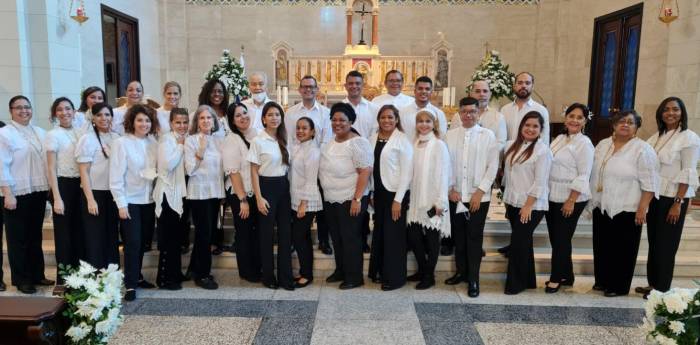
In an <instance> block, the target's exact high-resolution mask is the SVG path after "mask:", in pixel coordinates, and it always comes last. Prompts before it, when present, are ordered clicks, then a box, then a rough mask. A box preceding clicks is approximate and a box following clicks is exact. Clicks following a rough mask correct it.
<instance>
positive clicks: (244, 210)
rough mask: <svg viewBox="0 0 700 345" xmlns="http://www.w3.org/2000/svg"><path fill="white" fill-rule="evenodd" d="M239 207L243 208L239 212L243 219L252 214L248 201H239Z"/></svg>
mask: <svg viewBox="0 0 700 345" xmlns="http://www.w3.org/2000/svg"><path fill="white" fill-rule="evenodd" d="M239 207H240V209H241V210H240V211H239V212H238V216H240V217H241V219H248V216H249V215H250V205H249V204H248V202H247V201H239Z"/></svg>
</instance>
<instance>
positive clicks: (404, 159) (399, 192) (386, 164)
mask: <svg viewBox="0 0 700 345" xmlns="http://www.w3.org/2000/svg"><path fill="white" fill-rule="evenodd" d="M377 122H378V123H379V132H378V133H376V134H374V135H372V138H371V139H370V143H371V144H373V146H374V161H375V164H374V167H373V182H374V183H373V184H372V187H373V188H372V190H373V193H372V205H373V206H374V230H373V231H372V251H371V253H370V256H369V278H370V279H371V280H372V281H373V282H375V283H381V284H382V290H384V291H390V290H395V289H398V288H400V287H402V286H404V285H405V284H406V242H407V237H406V211H407V210H408V199H409V195H410V193H409V192H408V188H409V187H410V184H411V177H412V176H413V145H412V144H411V142H410V141H409V140H408V136H406V134H404V133H403V129H402V128H401V121H400V120H399V110H398V109H396V107H395V106H393V105H391V104H387V105H384V106H382V107H381V109H379V113H377Z"/></svg>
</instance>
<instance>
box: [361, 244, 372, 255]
mask: <svg viewBox="0 0 700 345" xmlns="http://www.w3.org/2000/svg"><path fill="white" fill-rule="evenodd" d="M370 251H371V250H370V248H369V244H367V243H363V244H362V252H363V253H365V254H369V252H370Z"/></svg>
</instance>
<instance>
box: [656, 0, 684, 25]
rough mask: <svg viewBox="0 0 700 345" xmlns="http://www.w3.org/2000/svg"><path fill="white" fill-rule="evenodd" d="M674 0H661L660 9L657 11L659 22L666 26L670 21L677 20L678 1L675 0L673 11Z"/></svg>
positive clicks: (678, 12) (678, 13) (678, 11)
mask: <svg viewBox="0 0 700 345" xmlns="http://www.w3.org/2000/svg"><path fill="white" fill-rule="evenodd" d="M673 2H674V0H662V1H661V8H660V10H659V20H660V21H662V22H664V23H666V25H668V24H671V22H672V21H674V20H676V19H678V16H679V15H680V9H679V8H678V0H675V3H676V9H675V11H674V9H673Z"/></svg>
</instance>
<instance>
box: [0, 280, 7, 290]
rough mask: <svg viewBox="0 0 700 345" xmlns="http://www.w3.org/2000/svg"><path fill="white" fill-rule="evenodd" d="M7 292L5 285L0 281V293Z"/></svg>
mask: <svg viewBox="0 0 700 345" xmlns="http://www.w3.org/2000/svg"><path fill="white" fill-rule="evenodd" d="M5 290H7V285H5V282H3V281H0V291H5Z"/></svg>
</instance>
